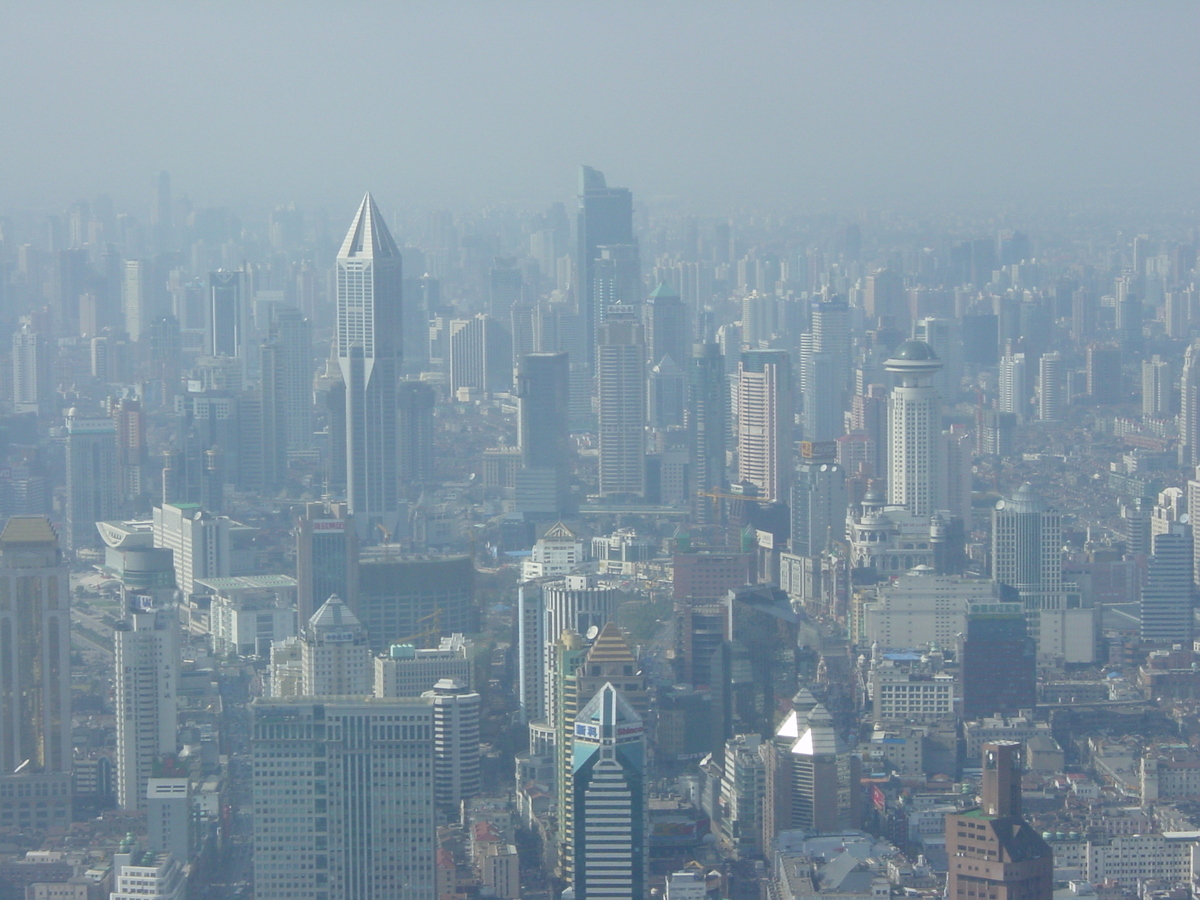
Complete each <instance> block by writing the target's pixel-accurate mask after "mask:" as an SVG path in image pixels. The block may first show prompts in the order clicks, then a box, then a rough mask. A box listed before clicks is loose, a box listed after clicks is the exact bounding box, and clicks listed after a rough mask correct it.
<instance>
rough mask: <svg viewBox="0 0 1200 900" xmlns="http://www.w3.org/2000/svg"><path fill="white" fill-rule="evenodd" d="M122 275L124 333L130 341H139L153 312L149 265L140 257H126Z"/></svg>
mask: <svg viewBox="0 0 1200 900" xmlns="http://www.w3.org/2000/svg"><path fill="white" fill-rule="evenodd" d="M122 276H123V277H122V281H121V310H122V312H123V313H124V316H125V333H126V334H128V335H129V339H130V340H131V341H140V340H141V339H142V333H143V332H144V331H145V330H146V328H147V327H148V326H149V325H150V320H151V318H152V317H153V314H154V308H153V301H152V298H151V291H152V288H151V285H150V266H149V264H148V263H147V262H146V261H145V260H142V259H127V260H125V267H124V269H123V270H122Z"/></svg>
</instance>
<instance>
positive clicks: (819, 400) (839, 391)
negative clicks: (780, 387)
mask: <svg viewBox="0 0 1200 900" xmlns="http://www.w3.org/2000/svg"><path fill="white" fill-rule="evenodd" d="M844 369H845V360H844V359H841V358H839V357H838V356H837V354H835V353H831V352H829V351H827V350H822V351H816V350H814V351H811V352H809V353H808V354H807V355H806V358H805V360H804V415H803V418H802V420H801V421H802V423H803V429H802V431H803V434H804V439H805V440H806V441H820V442H825V441H833V440H837V438H839V437H840V436H841V435H842V433H843V432H844V431H845V414H844V410H843V408H842V396H843V394H844V389H843V388H842V387H841V385H840V383H839V380H840V379H841V378H842V376H843V374H844V371H843V370H844Z"/></svg>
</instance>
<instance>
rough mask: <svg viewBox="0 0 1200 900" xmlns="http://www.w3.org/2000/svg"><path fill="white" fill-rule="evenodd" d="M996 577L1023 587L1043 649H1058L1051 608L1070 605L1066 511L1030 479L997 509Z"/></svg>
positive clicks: (1034, 632)
mask: <svg viewBox="0 0 1200 900" xmlns="http://www.w3.org/2000/svg"><path fill="white" fill-rule="evenodd" d="M992 580H993V581H996V582H998V583H999V584H1006V585H1008V586H1009V587H1011V588H1015V589H1016V590H1017V591H1018V593H1019V594H1020V595H1021V602H1022V604H1023V605H1024V607H1025V616H1026V620H1027V622H1028V625H1029V631H1030V633H1031V634H1032V635H1033V637H1034V639H1035V640H1037V642H1038V651H1039V652H1040V653H1050V654H1053V653H1054V652H1055V645H1060V646H1061V641H1062V636H1061V635H1059V634H1056V633H1055V632H1057V631H1058V630H1059V629H1057V628H1055V625H1054V623H1055V622H1056V621H1059V620H1058V617H1056V616H1052V615H1048V613H1051V612H1057V611H1060V610H1062V608H1063V606H1064V605H1065V595H1064V592H1063V577H1062V516H1061V515H1060V513H1059V512H1058V510H1056V509H1053V508H1051V507H1050V506H1048V505H1047V503H1046V502H1045V500H1043V499H1042V498H1041V497H1040V496H1038V494H1037V493H1036V492H1035V491H1034V489H1033V486H1032V485H1031V484H1029V483H1028V482H1026V483H1025V484H1023V485H1021V486H1020V487H1019V488H1018V489H1017V490H1016V492H1015V493H1014V494H1013V495H1012V496H1011V497H1009V498H1008V499H1007V500H1001V501H1000V502H999V503H997V504H996V508H995V510H993V512H992Z"/></svg>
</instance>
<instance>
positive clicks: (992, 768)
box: [946, 741, 1054, 900]
mask: <svg viewBox="0 0 1200 900" xmlns="http://www.w3.org/2000/svg"><path fill="white" fill-rule="evenodd" d="M981 794H982V798H981V799H982V800H983V804H982V806H979V807H976V808H975V809H970V810H965V811H963V812H953V813H950V814H948V815H947V816H946V852H947V856H948V857H949V860H950V870H949V873H948V874H947V876H946V897H947V898H949V900H967V898H970V897H981V896H982V897H987V898H995V900H1048V898H1050V897H1053V896H1054V885H1053V879H1054V853H1053V851H1052V850H1051V849H1050V845H1049V844H1047V843H1046V842H1045V841H1044V840H1043V839H1042V836H1041V835H1040V834H1038V833H1037V832H1036V831H1034V830H1033V828H1031V827H1030V826H1029V823H1028V822H1026V821H1025V819H1023V818H1022V816H1021V745H1020V744H1019V743H1017V742H1016V741H995V742H992V743H986V744H984V745H983V785H982V790H981Z"/></svg>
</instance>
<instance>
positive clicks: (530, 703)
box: [514, 581, 548, 723]
mask: <svg viewBox="0 0 1200 900" xmlns="http://www.w3.org/2000/svg"><path fill="white" fill-rule="evenodd" d="M514 617H515V619H516V622H515V630H516V632H517V704H518V705H519V706H520V716H521V721H522V722H526V723H528V722H545V721H546V655H547V652H548V651H547V641H546V632H545V622H546V609H545V606H544V605H543V602H542V586H541V585H540V584H538V583H536V582H532V581H522V582H521V583H520V584H518V585H517V604H516V610H515V612H514Z"/></svg>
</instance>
